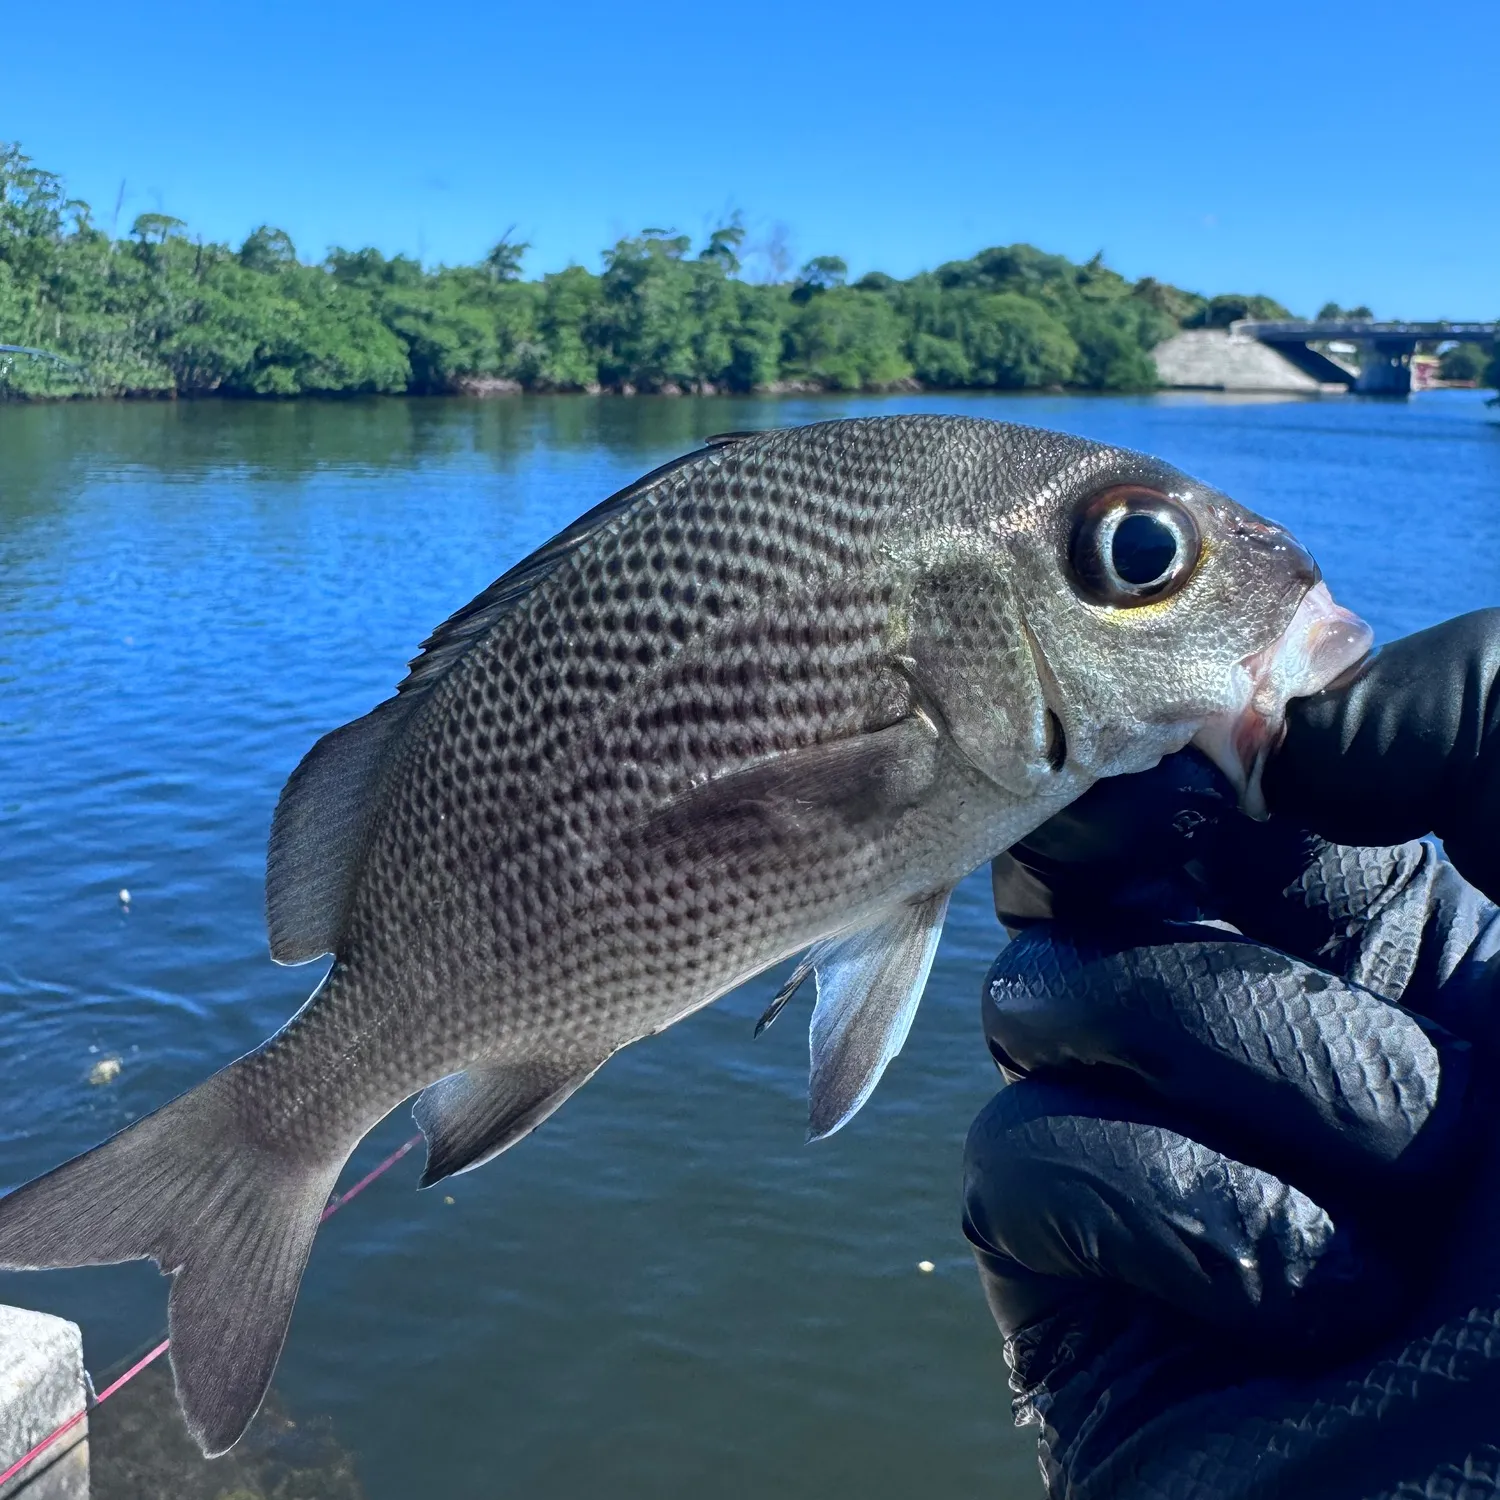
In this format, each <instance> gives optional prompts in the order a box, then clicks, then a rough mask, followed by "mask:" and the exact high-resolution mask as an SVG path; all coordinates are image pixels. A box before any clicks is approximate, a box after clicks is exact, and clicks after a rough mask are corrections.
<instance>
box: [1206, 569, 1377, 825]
mask: <svg viewBox="0 0 1500 1500" xmlns="http://www.w3.org/2000/svg"><path fill="white" fill-rule="evenodd" d="M1374 639H1375V636H1374V632H1373V631H1372V630H1371V629H1370V627H1369V626H1368V625H1366V624H1365V622H1364V621H1363V620H1361V619H1360V617H1359V616H1358V615H1356V614H1352V613H1351V612H1350V611H1349V610H1347V609H1344V608H1343V607H1342V606H1341V605H1338V604H1335V603H1334V602H1333V596H1332V595H1331V594H1330V593H1329V592H1328V586H1327V584H1324V583H1316V584H1314V585H1313V586H1312V587H1311V588H1310V589H1308V591H1307V592H1306V593H1305V594H1304V595H1303V596H1302V602H1301V603H1300V604H1299V605H1298V606H1297V611H1296V613H1295V614H1294V615H1293V616H1292V618H1291V621H1290V622H1289V623H1288V625H1287V627H1286V629H1285V630H1284V631H1282V633H1281V635H1280V636H1278V637H1277V639H1276V640H1274V641H1273V642H1272V643H1271V644H1270V645H1269V646H1266V647H1265V648H1264V649H1262V650H1260V651H1257V652H1254V653H1253V654H1252V655H1250V656H1247V657H1246V658H1245V659H1244V660H1243V661H1242V662H1241V663H1240V664H1239V667H1238V668H1237V675H1238V676H1239V678H1240V685H1241V688H1242V697H1241V700H1240V704H1239V706H1238V707H1236V708H1232V709H1228V710H1225V711H1223V712H1220V713H1216V714H1214V715H1212V716H1211V717H1210V718H1209V719H1207V720H1206V721H1205V722H1204V724H1203V727H1202V728H1201V729H1200V730H1199V731H1198V733H1197V734H1195V735H1194V736H1193V744H1195V745H1196V746H1197V747H1198V748H1199V749H1200V750H1201V751H1202V752H1203V753H1204V754H1205V755H1206V756H1208V758H1209V759H1210V760H1211V761H1213V763H1214V764H1215V765H1216V766H1218V768H1219V769H1220V770H1221V771H1223V773H1224V774H1225V775H1226V776H1227V777H1228V778H1229V780H1230V782H1231V783H1232V784H1233V786H1234V788H1235V790H1236V791H1237V792H1238V793H1239V797H1240V807H1241V809H1242V810H1243V811H1245V812H1247V813H1249V815H1250V816H1251V817H1252V818H1261V819H1264V818H1266V817H1267V816H1269V813H1268V811H1267V808H1266V799H1265V794H1264V793H1263V792H1262V790H1261V774H1262V772H1264V770H1265V765H1266V760H1267V759H1268V757H1269V756H1270V754H1271V752H1272V751H1273V750H1274V749H1275V748H1276V747H1277V745H1279V744H1280V743H1281V737H1282V735H1283V733H1284V732H1285V730H1286V705H1287V700H1288V699H1291V698H1305V697H1306V696H1307V695H1308V694H1310V693H1317V692H1321V691H1322V690H1323V689H1324V688H1325V687H1327V686H1328V685H1329V683H1331V682H1332V681H1333V680H1334V679H1335V678H1336V677H1338V676H1340V675H1341V674H1342V673H1344V672H1347V671H1348V670H1349V668H1350V667H1352V666H1354V665H1355V663H1356V662H1359V661H1361V660H1363V659H1364V657H1365V656H1366V655H1367V654H1368V653H1369V650H1370V646H1371V644H1372V643H1373V641H1374Z"/></svg>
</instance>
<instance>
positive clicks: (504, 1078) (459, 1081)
mask: <svg viewBox="0 0 1500 1500" xmlns="http://www.w3.org/2000/svg"><path fill="white" fill-rule="evenodd" d="M604 1062H605V1059H604V1058H602V1057H595V1058H589V1059H586V1060H584V1059H579V1058H554V1057H529V1058H517V1059H514V1060H509V1061H505V1062H499V1061H491V1060H488V1059H481V1060H480V1061H478V1062H475V1063H471V1064H470V1065H469V1066H468V1067H467V1068H465V1069H464V1070H463V1071H462V1072H460V1073H452V1074H450V1075H449V1076H448V1077H447V1078H440V1079H438V1081H437V1082H436V1083H434V1084H431V1085H429V1086H428V1087H427V1088H425V1089H423V1090H422V1093H421V1095H420V1096H419V1097H418V1099H417V1102H416V1104H415V1105H414V1106H413V1108H412V1114H413V1115H414V1116H415V1117H416V1121H417V1124H418V1125H419V1126H420V1127H421V1130H422V1134H423V1135H424V1136H425V1137H426V1138H427V1166H426V1169H425V1170H424V1171H423V1173H422V1182H421V1186H423V1187H431V1186H432V1185H433V1183H435V1182H441V1181H442V1180H443V1178H445V1177H452V1176H453V1175H454V1174H455V1173H456V1172H468V1171H472V1170H473V1168H475V1167H478V1166H483V1164H484V1163H485V1162H487V1161H489V1160H490V1159H491V1158H492V1157H495V1156H498V1155H499V1154H500V1153H501V1152H502V1151H504V1150H505V1149H506V1147H508V1146H513V1145H515V1143H516V1142H517V1141H518V1140H520V1139H521V1137H522V1136H524V1135H528V1134H530V1132H531V1131H533V1130H535V1129H536V1127H537V1126H538V1125H540V1124H541V1123H542V1121H543V1120H545V1119H546V1118H547V1116H548V1115H550V1114H551V1113H552V1112H553V1110H555V1109H556V1108H557V1107H558V1106H559V1105H560V1104H561V1103H562V1102H563V1101H564V1100H565V1099H566V1098H567V1097H568V1096H569V1095H570V1094H571V1093H573V1092H574V1090H576V1089H578V1088H581V1087H582V1086H583V1085H584V1084H585V1083H587V1082H588V1080H589V1079H590V1078H592V1077H593V1076H594V1074H595V1073H597V1072H598V1071H599V1069H600V1068H601V1067H602V1066H603V1065H604Z"/></svg>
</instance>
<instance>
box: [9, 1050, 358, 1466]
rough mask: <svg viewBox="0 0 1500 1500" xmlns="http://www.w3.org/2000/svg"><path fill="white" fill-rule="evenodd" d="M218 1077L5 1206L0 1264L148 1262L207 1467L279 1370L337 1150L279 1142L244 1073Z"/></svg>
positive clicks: (235, 1069)
mask: <svg viewBox="0 0 1500 1500" xmlns="http://www.w3.org/2000/svg"><path fill="white" fill-rule="evenodd" d="M258 1060H259V1059H258V1057H257V1054H254V1053H252V1054H251V1055H250V1056H249V1057H247V1058H242V1059H241V1060H240V1061H239V1062H237V1063H235V1064H233V1065H232V1066H230V1067H228V1068H226V1069H225V1070H224V1071H223V1072H221V1073H218V1074H216V1075H215V1076H214V1077H212V1078H210V1079H208V1080H207V1082H205V1083H203V1084H201V1085H199V1087H197V1088H195V1089H193V1090H192V1091H191V1092H190V1093H187V1094H183V1095H182V1096H181V1097H180V1098H177V1099H174V1100H173V1101H172V1102H171V1103H170V1104H167V1105H165V1106H163V1107H162V1108H161V1109H159V1110H157V1111H156V1112H155V1113H154V1114H150V1115H147V1116H146V1117H145V1118H144V1119H141V1120H138V1121H136V1123H135V1124H134V1125H131V1126H129V1127H128V1128H127V1129H125V1130H123V1131H121V1132H120V1134H119V1135H116V1136H112V1137H111V1138H110V1139H109V1140H107V1141H105V1142H104V1143H103V1144H102V1145H100V1146H96V1147H95V1148H94V1149H93V1150H92V1151H88V1152H85V1153H84V1155H82V1156H78V1157H75V1158H74V1159H73V1160H72V1161H69V1162H64V1163H63V1165H62V1166H60V1167H57V1168H56V1169H55V1170H53V1171H51V1172H48V1173H47V1174H46V1175H45V1176H42V1177H38V1178H36V1179H35V1180H34V1181H32V1182H28V1183H26V1184H25V1185H24V1186H23V1187H20V1188H17V1189H16V1190H15V1191H14V1192H13V1193H11V1194H9V1195H8V1196H7V1197H5V1198H4V1199H0V1265H3V1266H6V1267H9V1268H12V1269H15V1270H41V1269H45V1268H51V1267H59V1266H87V1265H106V1264H112V1263H114V1262H117V1261H124V1260H144V1259H148V1258H149V1259H151V1260H154V1261H156V1262H157V1264H158V1265H159V1266H160V1267H161V1269H162V1271H163V1272H164V1273H165V1274H167V1275H170V1276H171V1277H172V1292H171V1297H170V1300H169V1303H168V1331H169V1333H170V1335H171V1340H172V1369H173V1374H174V1377H175V1379H176V1384H177V1398H178V1401H179V1402H180V1404H181V1406H182V1411H183V1415H184V1417H185V1418H186V1420H187V1425H188V1429H189V1430H190V1431H191V1433H192V1435H193V1437H194V1438H196V1439H197V1441H198V1445H199V1446H200V1447H201V1448H202V1449H203V1451H204V1453H205V1454H206V1455H208V1456H210V1457H213V1456H216V1455H218V1454H220V1453H223V1452H224V1451H225V1450H226V1449H228V1448H229V1447H231V1446H232V1445H233V1444H234V1443H235V1442H236V1441H237V1440H238V1439H239V1438H240V1436H241V1435H242V1434H243V1433H244V1431H245V1428H246V1427H247V1426H249V1424H250V1420H251V1418H252V1417H254V1415H255V1413H256V1411H257V1410H258V1409H259V1407H260V1404H261V1401H262V1400H263V1399H264V1397H265V1393H266V1388H267V1386H268V1385H269V1384H270V1382H271V1374H272V1372H273V1371H274V1369H275V1368H276V1361H277V1358H278V1357H279V1356H280V1354H281V1346H282V1344H283V1343H284V1341H285V1339H286V1330H287V1323H288V1321H289V1320H290V1318H291V1312H292V1304H293V1302H294V1301H295V1300H296V1297H297V1287H298V1285H299V1283H300V1282H301V1280H302V1272H303V1269H304V1268H305V1267H306V1265H307V1258H308V1255H309V1253H310V1252H311V1250H312V1242H313V1236H314V1235H315V1234H316V1233H317V1229H318V1224H319V1221H320V1219H321V1216H322V1213H323V1209H324V1206H325V1205H326V1203H327V1201H328V1195H329V1193H330V1192H331V1191H332V1189H333V1185H334V1182H335V1180H336V1179H337V1177H338V1174H339V1170H340V1169H341V1168H342V1166H343V1164H344V1162H345V1161H346V1160H347V1158H348V1156H349V1153H350V1151H352V1150H353V1148H354V1145H355V1144H356V1142H357V1139H358V1137H357V1136H356V1137H355V1138H354V1139H351V1140H349V1141H348V1142H347V1143H341V1144H340V1148H339V1149H337V1150H334V1151H331V1152H330V1151H327V1150H316V1149H313V1148H309V1147H307V1146H305V1145H303V1144H302V1143H301V1142H300V1141H299V1142H295V1143H288V1144H279V1143H276V1142H269V1141H267V1140H266V1139H265V1133H264V1132H263V1131H257V1130H256V1129H254V1128H253V1126H252V1125H250V1123H249V1121H248V1119H247V1111H246V1110H245V1109H244V1108H243V1105H242V1101H243V1100H244V1099H245V1098H246V1096H247V1091H246V1090H245V1089H244V1087H243V1083H244V1081H245V1079H244V1072H243V1070H244V1069H245V1068H246V1067H247V1065H253V1064H254V1063H256V1062H257V1061H258Z"/></svg>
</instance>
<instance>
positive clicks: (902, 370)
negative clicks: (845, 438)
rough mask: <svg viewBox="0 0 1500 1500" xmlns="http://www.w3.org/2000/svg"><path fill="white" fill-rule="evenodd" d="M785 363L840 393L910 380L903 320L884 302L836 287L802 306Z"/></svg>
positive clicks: (792, 327) (789, 332)
mask: <svg viewBox="0 0 1500 1500" xmlns="http://www.w3.org/2000/svg"><path fill="white" fill-rule="evenodd" d="M786 341H787V349H788V355H789V358H788V359H787V360H786V364H787V366H788V367H789V369H790V371H791V372H792V373H793V374H795V375H800V376H801V377H803V378H804V379H809V380H812V381H814V382H816V383H817V384H819V385H822V386H825V387H827V388H828V389H829V390H835V391H857V390H863V389H866V388H868V387H880V386H892V385H896V384H898V383H899V382H901V381H903V380H906V379H909V378H910V377H911V373H912V369H911V364H910V363H909V361H908V360H907V358H906V355H905V352H904V350H903V348H902V344H903V339H902V328H901V323H900V320H899V319H898V318H897V316H896V314H895V311H894V310H893V309H892V307H891V305H890V303H889V302H888V301H886V299H885V298H884V297H879V296H872V295H871V294H870V293H868V292H859V291H855V290H854V289H853V288H852V287H842V286H833V287H829V288H827V289H826V290H824V291H822V292H820V293H819V294H818V295H817V296H814V297H811V298H809V299H808V300H807V301H806V302H803V303H802V304H800V306H799V307H798V310H797V313H796V315H795V317H794V318H793V319H792V320H791V322H790V325H789V326H788V329H787V340H786Z"/></svg>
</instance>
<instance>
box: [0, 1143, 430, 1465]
mask: <svg viewBox="0 0 1500 1500" xmlns="http://www.w3.org/2000/svg"><path fill="white" fill-rule="evenodd" d="M421 1139H422V1137H421V1136H420V1135H414V1136H412V1138H411V1139H410V1140H409V1141H403V1142H402V1143H401V1144H400V1145H399V1146H398V1147H397V1148H396V1149H395V1150H394V1151H392V1152H391V1154H390V1155H389V1156H388V1157H386V1159H385V1160H384V1161H383V1162H381V1163H380V1164H379V1165H378V1166H376V1167H374V1168H372V1169H371V1170H370V1171H368V1172H366V1173H365V1175H364V1176H363V1177H361V1178H360V1179H359V1181H358V1182H356V1183H355V1184H354V1186H353V1187H351V1188H350V1189H349V1190H348V1191H347V1192H344V1193H340V1194H339V1195H338V1197H336V1198H330V1199H329V1200H328V1207H327V1208H325V1209H324V1210H323V1217H322V1219H320V1220H319V1222H320V1223H326V1222H327V1221H328V1220H329V1219H331V1218H332V1217H333V1216H334V1214H336V1213H337V1212H338V1211H339V1210H340V1209H341V1208H342V1207H343V1206H344V1205H345V1204H346V1203H347V1202H348V1201H349V1200H350V1199H351V1198H357V1197H358V1196H359V1195H360V1194H361V1193H362V1192H364V1190H365V1189H366V1188H367V1187H369V1185H370V1184H371V1183H372V1182H374V1181H375V1179H376V1178H377V1177H380V1176H381V1175H383V1174H384V1173H386V1172H389V1171H390V1169H391V1168H392V1167H394V1166H395V1165H396V1163H397V1162H398V1161H400V1160H401V1158H402V1157H403V1156H405V1155H406V1153H407V1152H408V1151H410V1150H411V1149H412V1147H413V1146H416V1145H418V1144H419V1143H420V1142H421ZM171 1344H172V1341H171V1339H163V1340H162V1341H161V1343H159V1344H158V1345H157V1346H156V1348H154V1349H153V1350H152V1351H151V1352H150V1353H149V1354H146V1355H143V1356H142V1357H141V1358H140V1359H138V1360H137V1361H136V1362H135V1363H134V1364H133V1365H131V1367H130V1368H129V1369H128V1370H126V1372H125V1373H124V1374H123V1375H121V1376H120V1378H119V1379H118V1380H114V1381H111V1382H110V1384H109V1385H107V1386H105V1388H104V1389H103V1390H102V1391H100V1392H99V1394H98V1395H97V1396H96V1397H95V1398H94V1400H93V1403H92V1405H90V1406H85V1407H84V1409H83V1410H82V1411H81V1412H78V1413H77V1414H76V1415H74V1416H71V1417H69V1418H68V1420H67V1421H66V1422H64V1423H63V1424H62V1426H61V1427H59V1428H57V1429H55V1430H54V1431H52V1432H49V1433H48V1434H47V1436H46V1437H44V1438H43V1439H42V1440H41V1442H39V1443H38V1444H37V1445H36V1447H34V1448H31V1449H29V1450H28V1451H27V1452H25V1453H23V1454H22V1455H21V1456H20V1458H18V1459H17V1460H16V1461H15V1463H13V1464H12V1465H11V1466H10V1467H9V1468H8V1469H7V1470H6V1471H5V1472H4V1473H3V1474H0V1487H3V1486H4V1485H5V1483H6V1482H7V1481H8V1480H11V1479H14V1478H15V1477H16V1475H17V1474H19V1473H20V1472H21V1470H22V1469H24V1468H25V1467H26V1465H27V1464H29V1463H30V1462H31V1461H32V1460H33V1459H35V1458H38V1457H40V1456H41V1455H42V1454H43V1453H45V1452H46V1451H47V1449H49V1448H50V1447H51V1446H52V1445H53V1443H55V1442H56V1441H57V1440H58V1438H60V1437H63V1436H64V1435H65V1434H67V1433H69V1432H71V1431H72V1430H73V1429H74V1428H75V1427H76V1426H77V1425H78V1424H79V1423H80V1422H81V1421H83V1419H84V1418H85V1417H86V1416H88V1414H89V1412H90V1411H91V1410H92V1409H93V1407H95V1406H103V1405H104V1403H105V1402H106V1401H108V1400H109V1398H110V1397H111V1396H113V1395H114V1393H115V1392H116V1391H117V1390H119V1389H120V1387H121V1386H122V1385H127V1384H129V1382H130V1381H132V1380H134V1379H135V1377H136V1376H137V1375H139V1374H140V1373H141V1371H142V1370H144V1369H145V1368H146V1366H147V1365H149V1364H151V1363H153V1362H154V1361H156V1360H158V1359H160V1358H161V1356H162V1355H163V1354H165V1353H166V1352H167V1350H168V1349H169V1348H170V1347H171Z"/></svg>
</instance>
